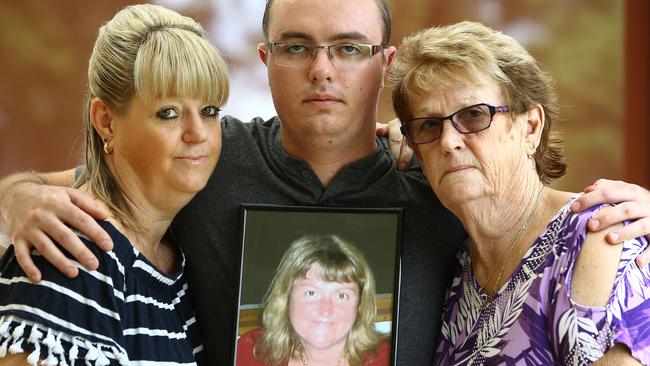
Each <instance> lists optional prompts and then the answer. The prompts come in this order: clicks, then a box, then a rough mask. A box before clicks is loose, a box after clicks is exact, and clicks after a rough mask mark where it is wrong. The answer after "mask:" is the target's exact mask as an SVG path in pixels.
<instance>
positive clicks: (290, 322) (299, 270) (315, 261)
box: [237, 235, 390, 366]
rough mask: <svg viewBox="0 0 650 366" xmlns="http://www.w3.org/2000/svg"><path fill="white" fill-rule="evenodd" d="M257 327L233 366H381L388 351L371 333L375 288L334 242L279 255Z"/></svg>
mask: <svg viewBox="0 0 650 366" xmlns="http://www.w3.org/2000/svg"><path fill="white" fill-rule="evenodd" d="M261 314H262V318H261V320H262V327H261V328H260V329H255V330H252V331H250V332H248V333H246V334H244V335H243V336H241V338H240V339H239V341H238V343H237V365H238V366H249V365H252V366H284V365H288V366H305V365H311V366H314V365H328V366H357V365H359V366H360V365H365V366H379V365H382V366H384V365H388V363H389V362H390V343H389V341H388V340H387V339H385V338H386V336H384V335H382V334H381V333H379V332H377V331H376V330H375V328H374V326H375V319H376V314H377V305H376V300H375V281H374V278H373V274H372V271H371V270H370V267H369V266H368V263H367V262H366V260H365V258H364V257H363V255H362V254H361V252H359V250H358V249H357V248H356V247H354V246H353V245H351V244H349V243H347V242H345V241H344V240H342V239H341V238H339V237H337V236H334V235H313V236H305V237H302V238H300V239H298V240H296V241H295V242H293V243H292V244H291V246H290V247H289V249H288V250H287V251H286V252H285V253H284V255H283V257H282V260H281V261H280V264H279V265H278V268H277V270H276V273H275V277H274V278H273V281H272V282H271V285H270V287H269V290H268V292H267V294H266V296H265V298H264V302H263V309H262V313H261Z"/></svg>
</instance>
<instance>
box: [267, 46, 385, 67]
mask: <svg viewBox="0 0 650 366" xmlns="http://www.w3.org/2000/svg"><path fill="white" fill-rule="evenodd" d="M266 45H267V47H268V48H269V50H270V51H271V53H272V54H273V59H274V62H275V63H276V64H277V65H280V66H292V67H303V66H307V65H309V64H310V63H311V62H312V60H313V59H314V56H315V55H316V51H317V50H318V49H319V48H322V49H324V50H325V52H326V53H327V56H328V57H329V59H330V61H331V62H332V64H333V65H335V66H358V65H362V64H363V63H364V62H367V61H369V60H370V58H372V56H374V55H375V54H376V53H377V52H379V51H381V50H383V49H384V47H385V46H380V45H371V44H358V43H342V44H335V45H331V46H317V45H310V44H301V43H286V42H272V43H267V44H266Z"/></svg>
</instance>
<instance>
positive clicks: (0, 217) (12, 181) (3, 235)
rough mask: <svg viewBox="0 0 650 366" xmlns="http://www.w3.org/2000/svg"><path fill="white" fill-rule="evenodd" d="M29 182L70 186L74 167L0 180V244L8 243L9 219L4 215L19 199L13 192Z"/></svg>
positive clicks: (16, 175) (18, 174)
mask: <svg viewBox="0 0 650 366" xmlns="http://www.w3.org/2000/svg"><path fill="white" fill-rule="evenodd" d="M29 184H34V185H43V184H48V185H56V186H64V187H71V186H72V185H73V184H74V169H70V170H66V171H62V172H55V173H37V172H23V173H16V174H12V175H10V176H8V177H6V178H4V179H2V180H0V246H5V247H6V246H8V245H9V243H8V241H9V240H8V237H7V235H8V231H9V228H8V227H7V226H8V221H9V220H8V217H7V216H6V215H7V213H8V212H11V210H10V208H11V207H12V206H14V205H15V204H17V202H16V200H19V197H17V196H16V195H14V194H13V193H14V192H15V191H16V190H17V189H19V188H24V187H25V185H29Z"/></svg>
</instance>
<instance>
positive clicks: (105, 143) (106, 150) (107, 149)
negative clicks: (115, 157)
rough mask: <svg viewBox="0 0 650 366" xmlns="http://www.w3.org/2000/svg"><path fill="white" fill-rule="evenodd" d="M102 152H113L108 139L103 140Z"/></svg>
mask: <svg viewBox="0 0 650 366" xmlns="http://www.w3.org/2000/svg"><path fill="white" fill-rule="evenodd" d="M104 153H105V154H106V155H110V154H112V153H113V147H112V146H111V145H110V142H109V141H108V139H106V140H104Z"/></svg>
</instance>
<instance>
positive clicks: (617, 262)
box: [567, 205, 644, 307]
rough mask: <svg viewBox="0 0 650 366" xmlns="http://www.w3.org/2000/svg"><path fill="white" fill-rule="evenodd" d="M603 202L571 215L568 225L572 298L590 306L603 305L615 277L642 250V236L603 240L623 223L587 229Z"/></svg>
mask: <svg viewBox="0 0 650 366" xmlns="http://www.w3.org/2000/svg"><path fill="white" fill-rule="evenodd" d="M602 207H603V205H600V206H597V207H593V208H591V209H589V210H586V211H585V212H581V213H577V214H571V215H572V217H570V220H569V221H570V222H571V223H570V224H569V227H570V228H572V230H573V231H572V232H568V233H567V237H570V238H571V240H569V243H567V245H568V250H569V252H574V253H575V257H576V260H575V263H574V264H573V268H572V273H571V274H570V276H571V285H570V294H571V298H572V300H574V301H575V302H576V303H578V304H581V305H584V306H590V307H604V306H606V305H607V304H608V303H609V301H610V299H611V297H612V291H613V289H614V287H615V283H616V281H617V278H619V277H620V276H621V274H622V273H623V272H624V271H623V269H624V268H625V267H627V266H629V265H633V260H634V258H635V257H636V256H637V255H638V254H639V253H641V251H642V250H643V243H644V240H643V238H638V239H635V240H628V241H626V242H624V243H622V244H616V245H612V244H609V243H608V242H607V240H606V239H605V237H606V235H607V233H608V232H610V231H611V230H613V229H616V228H618V227H622V226H623V224H617V225H614V226H611V227H609V228H607V229H605V230H601V231H599V232H591V231H589V230H588V229H587V221H588V220H589V219H590V218H591V217H592V216H593V215H594V214H595V213H596V212H597V211H598V210H600V209H601V208H602Z"/></svg>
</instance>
